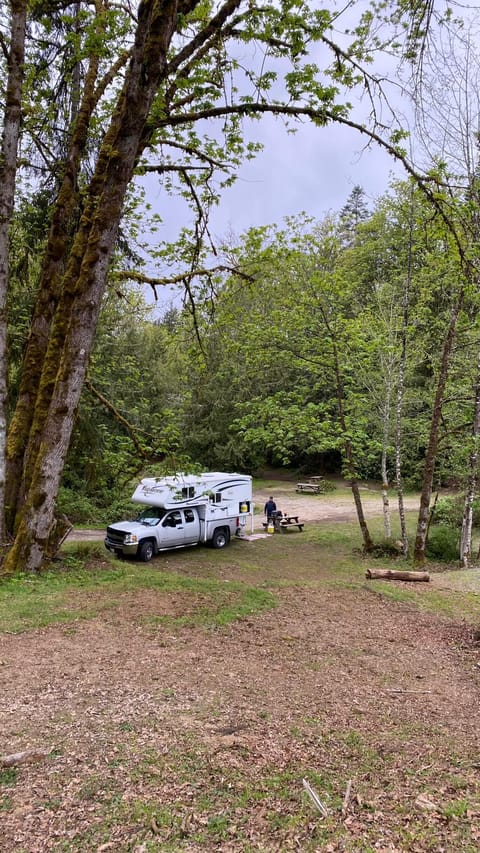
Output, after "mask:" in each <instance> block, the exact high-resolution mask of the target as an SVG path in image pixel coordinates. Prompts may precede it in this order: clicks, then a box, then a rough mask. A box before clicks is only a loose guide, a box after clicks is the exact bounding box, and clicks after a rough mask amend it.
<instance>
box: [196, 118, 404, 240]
mask: <svg viewBox="0 0 480 853" xmlns="http://www.w3.org/2000/svg"><path fill="white" fill-rule="evenodd" d="M254 131H255V133H256V138H260V139H261V140H262V142H263V143H264V145H265V148H264V150H263V152H262V153H260V154H259V155H257V157H256V159H255V160H253V161H250V162H248V163H245V164H244V165H243V166H242V169H241V172H240V177H239V179H238V180H237V182H236V184H235V185H234V186H233V187H231V188H230V189H228V190H226V191H225V192H224V193H223V196H222V201H221V204H220V206H219V208H218V209H217V210H216V211H215V213H214V214H213V216H212V218H211V221H212V230H213V231H214V233H215V234H216V235H219V234H220V235H221V234H222V233H225V232H226V231H234V232H235V233H241V232H242V231H244V230H246V229H247V228H249V227H250V226H252V225H267V224H272V223H280V222H281V220H282V219H283V218H284V217H285V216H291V215H294V214H297V213H301V212H302V211H305V212H306V213H308V214H309V215H311V216H314V217H316V218H321V217H322V216H323V215H324V214H325V213H327V212H328V211H331V210H339V209H340V208H341V207H343V205H344V204H345V202H346V200H347V198H348V196H349V195H350V193H351V192H352V189H353V188H354V186H355V185H357V184H359V185H360V186H361V187H362V188H363V189H364V190H365V193H366V195H367V198H368V200H369V202H373V201H374V199H375V198H377V197H378V196H379V195H381V194H382V193H383V192H384V191H385V190H387V188H388V184H389V181H390V180H391V178H392V177H393V176H394V175H395V176H397V177H398V176H399V175H400V174H401V171H400V170H399V169H398V167H397V166H396V165H395V164H394V162H393V161H392V158H391V157H389V156H388V154H386V153H385V152H383V151H382V150H381V149H380V148H378V147H376V146H375V147H370V148H368V149H365V147H364V146H365V140H364V139H363V138H361V136H360V134H358V133H355V131H354V130H351V129H350V128H347V127H340V126H338V125H331V126H330V127H326V128H318V127H314V126H313V125H312V124H310V123H306V124H304V125H301V126H300V127H299V129H298V131H297V133H296V134H294V135H290V134H287V132H286V130H285V128H284V127H283V125H282V123H281V122H280V121H278V120H277V121H276V120H275V119H274V118H273V117H266V118H265V119H264V121H263V125H262V126H261V127H260V126H259V125H258V123H257V124H256V125H255V126H254Z"/></svg>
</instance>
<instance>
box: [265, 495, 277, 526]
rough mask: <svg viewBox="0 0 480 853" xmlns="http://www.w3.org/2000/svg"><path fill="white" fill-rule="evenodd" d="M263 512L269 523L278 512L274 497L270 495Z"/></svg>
mask: <svg viewBox="0 0 480 853" xmlns="http://www.w3.org/2000/svg"><path fill="white" fill-rule="evenodd" d="M263 511H264V513H265V515H266V516H267V522H268V521H270V519H271V518H272V517H273V513H274V512H276V511H277V504H276V503H275V501H274V500H273V496H272V495H270V497H269V499H268V501H267V503H266V504H265V506H264V508H263Z"/></svg>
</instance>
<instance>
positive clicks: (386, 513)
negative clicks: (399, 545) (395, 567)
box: [380, 384, 392, 542]
mask: <svg viewBox="0 0 480 853" xmlns="http://www.w3.org/2000/svg"><path fill="white" fill-rule="evenodd" d="M389 433H390V384H389V386H388V392H387V398H386V400H385V412H384V418H383V444H382V457H381V463H380V467H381V473H382V504H383V532H384V535H385V539H386V541H387V542H388V541H389V540H390V539H391V538H392V522H391V517H390V503H389V500H388V473H387V447H388V436H389Z"/></svg>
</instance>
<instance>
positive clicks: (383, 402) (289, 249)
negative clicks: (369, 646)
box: [11, 182, 480, 520]
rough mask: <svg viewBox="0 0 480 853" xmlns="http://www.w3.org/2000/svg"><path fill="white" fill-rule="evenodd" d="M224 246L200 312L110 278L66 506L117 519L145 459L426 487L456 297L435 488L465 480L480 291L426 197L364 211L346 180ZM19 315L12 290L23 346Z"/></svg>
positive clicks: (159, 467) (150, 463) (392, 195)
mask: <svg viewBox="0 0 480 853" xmlns="http://www.w3.org/2000/svg"><path fill="white" fill-rule="evenodd" d="M222 251H223V254H224V257H225V258H228V267H229V269H236V270H237V273H236V274H232V273H230V272H229V273H223V274H222V273H217V274H216V279H215V282H214V286H213V287H211V288H209V290H208V294H205V298H204V299H202V294H201V292H199V293H198V294H197V297H196V301H195V310H194V311H192V308H191V306H187V307H185V306H184V307H181V305H178V306H177V307H169V308H168V310H165V311H164V312H163V314H161V315H160V317H158V313H159V311H158V309H153V308H152V306H151V305H149V304H148V303H147V302H146V301H145V298H144V296H142V294H141V292H140V291H139V289H138V287H136V286H134V285H131V286H130V287H125V285H124V286H123V291H122V296H121V298H118V292H116V291H115V290H114V289H112V290H111V291H110V293H109V295H108V297H107V298H106V300H105V304H104V307H103V310H102V315H101V320H100V325H99V333H98V338H97V342H96V345H95V349H94V353H93V357H92V361H91V364H90V368H89V373H88V380H87V384H86V387H85V389H84V392H83V395H82V401H81V405H80V409H79V415H78V419H77V422H76V426H75V431H74V438H73V442H72V446H71V449H70V452H69V456H68V461H67V465H66V469H65V473H64V477H63V489H62V492H61V501H60V505H61V506H62V505H63V507H64V508H65V509H66V510H67V512H69V513H70V514H71V513H72V512H73V514H74V515H76V517H82V512H83V517H85V516H87V517H88V514H89V513H90V514H91V512H92V504H93V505H96V506H97V507H98V512H99V515H101V514H102V512H105V511H106V512H108V515H109V517H110V516H111V515H112V513H113V514H114V513H115V508H116V507H117V506H118V505H119V502H121V501H122V500H124V498H125V494H126V492H127V493H128V491H129V490H130V489H131V481H132V479H134V478H135V477H136V476H138V475H139V474H140V473H141V472H144V471H147V470H148V472H149V473H158V474H161V473H162V472H164V471H166V470H168V471H171V470H185V469H191V468H192V466H194V467H195V466H196V467H200V468H209V469H212V470H215V469H219V470H241V471H249V472H253V473H255V472H256V471H259V470H261V469H262V468H265V467H268V466H273V467H288V468H290V469H293V470H295V471H299V472H300V471H302V472H305V473H309V472H310V473H318V472H324V473H327V474H333V475H342V476H344V477H346V478H347V480H349V481H352V479H357V480H362V479H375V480H381V481H382V482H383V483H384V486H385V490H386V489H387V488H389V489H390V490H393V493H395V492H396V493H397V494H398V493H402V492H403V489H404V488H407V489H409V488H415V489H421V488H422V482H423V476H424V469H425V464H426V453H427V448H428V444H429V438H430V430H431V422H432V413H433V408H434V406H435V404H436V394H437V389H438V383H439V379H440V377H441V371H442V368H443V366H444V365H443V364H442V356H443V347H444V342H445V340H446V338H447V336H448V333H449V330H450V327H451V322H452V314H453V313H455V311H456V310H457V306H458V300H459V295H460V294H461V293H462V292H464V295H463V299H462V305H461V310H460V311H459V314H458V318H457V321H456V322H457V326H456V333H455V341H454V344H453V346H452V349H451V353H450V354H449V364H448V376H447V381H446V386H445V389H444V392H443V400H442V404H441V412H440V420H439V434H438V448H437V450H436V453H435V460H434V478H433V482H432V489H435V488H438V487H441V486H454V487H455V488H457V489H458V490H460V491H463V492H464V493H465V491H466V487H467V483H468V478H469V476H470V474H471V456H472V452H473V451H474V450H475V447H476V440H477V432H478V424H477V425H476V424H475V411H476V402H477V405H478V401H476V391H475V389H476V384H477V382H478V376H477V371H478V353H479V352H480V348H479V347H480V337H479V330H480V321H479V311H478V308H479V304H478V302H479V294H478V291H477V288H476V287H473V286H472V287H468V286H467V284H468V283H467V282H466V281H465V275H464V272H463V270H462V262H461V259H460V258H459V255H458V249H457V247H456V245H455V241H454V240H453V238H452V235H451V233H450V231H449V230H448V228H446V226H445V224H444V223H442V221H441V220H440V219H439V218H438V217H436V216H434V215H432V212H431V209H430V208H429V206H428V204H427V202H426V200H425V198H424V196H423V194H422V193H421V192H419V191H418V190H415V189H414V188H413V186H412V185H411V184H409V183H407V182H406V183H398V184H396V185H394V186H393V187H392V188H391V189H390V191H389V192H388V193H386V194H385V196H384V197H382V198H380V199H379V200H377V201H376V203H375V204H374V206H373V207H372V208H369V207H368V205H367V200H366V197H365V194H364V192H363V190H362V189H361V187H356V188H355V189H354V190H353V192H352V194H351V196H350V198H349V199H348V200H346V203H345V205H344V207H343V208H342V209H341V210H339V211H337V212H332V213H330V214H328V215H326V216H325V217H324V219H323V220H321V221H315V220H313V219H311V218H309V217H307V216H306V215H300V216H297V217H292V218H290V219H288V220H287V221H285V222H284V223H281V224H279V225H272V226H269V227H264V228H254V229H251V230H249V231H247V232H246V233H245V234H243V235H241V236H239V237H238V238H236V239H235V240H234V239H233V238H231V240H230V243H229V244H225V245H224V246H223V247H222ZM18 286H19V288H20V283H19V285H18ZM28 313H29V307H28V293H27V294H26V293H20V292H18V293H17V297H16V299H15V305H12V312H11V337H12V342H14V341H15V340H17V342H18V347H19V353H20V352H21V341H20V338H21V336H22V316H23V317H25V318H27V317H28ZM26 327H27V324H26V323H24V324H23V329H24V330H25V329H26ZM12 378H13V377H12ZM390 495H392V491H390ZM396 503H397V501H396V500H395V507H396ZM82 507H83V509H82ZM395 511H396V510H395ZM85 520H87V518H86V517H85Z"/></svg>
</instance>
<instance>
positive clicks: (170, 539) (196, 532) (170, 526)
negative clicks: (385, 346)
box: [160, 509, 200, 548]
mask: <svg viewBox="0 0 480 853" xmlns="http://www.w3.org/2000/svg"><path fill="white" fill-rule="evenodd" d="M199 538H200V522H199V520H198V515H197V513H196V511H195V510H192V509H174V510H171V511H170V512H168V513H167V515H166V516H165V518H164V519H163V521H162V536H161V539H162V541H161V545H160V547H161V548H175V547H178V546H179V545H192V544H193V543H194V542H198V540H199Z"/></svg>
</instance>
